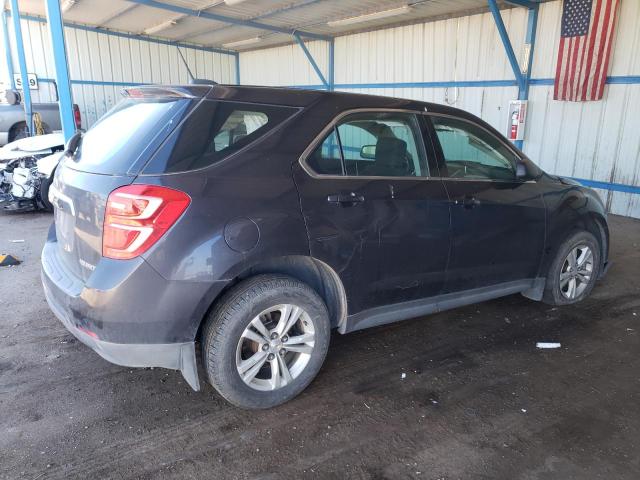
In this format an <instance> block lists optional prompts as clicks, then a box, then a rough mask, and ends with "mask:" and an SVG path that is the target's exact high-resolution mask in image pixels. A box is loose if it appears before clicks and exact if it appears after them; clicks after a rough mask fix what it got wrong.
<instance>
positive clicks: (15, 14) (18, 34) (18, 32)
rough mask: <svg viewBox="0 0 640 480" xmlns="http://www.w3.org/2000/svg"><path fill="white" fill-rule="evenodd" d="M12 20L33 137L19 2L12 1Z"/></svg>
mask: <svg viewBox="0 0 640 480" xmlns="http://www.w3.org/2000/svg"><path fill="white" fill-rule="evenodd" d="M11 20H13V35H14V36H15V39H16V52H17V53H18V65H19V67H20V79H21V80H22V96H23V104H24V114H25V121H26V123H27V129H28V130H29V132H28V135H29V136H31V135H33V111H32V110H31V90H30V89H29V78H28V77H27V61H26V60H25V57H24V44H23V41H22V27H21V26H20V10H19V9H18V0H11Z"/></svg>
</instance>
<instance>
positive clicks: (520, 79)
mask: <svg viewBox="0 0 640 480" xmlns="http://www.w3.org/2000/svg"><path fill="white" fill-rule="evenodd" d="M487 2H488V4H489V9H490V10H491V14H492V15H493V20H494V21H495V23H496V28H497V29H498V33H499V34H500V39H501V40H502V44H503V45H504V49H505V51H506V52H507V58H508V59H509V63H510V64H511V69H512V70H513V75H514V76H515V77H516V82H517V83H518V89H519V90H524V89H525V84H524V76H523V75H522V72H521V71H520V65H518V60H517V59H516V55H515V53H513V47H512V46H511V40H509V34H508V33H507V29H506V27H505V26H504V22H503V21H502V15H500V9H499V8H498V4H497V3H496V0H487Z"/></svg>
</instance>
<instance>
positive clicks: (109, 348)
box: [41, 241, 200, 391]
mask: <svg viewBox="0 0 640 480" xmlns="http://www.w3.org/2000/svg"><path fill="white" fill-rule="evenodd" d="M56 249H57V242H49V241H48V242H47V243H45V247H44V249H43V251H42V271H41V277H42V285H43V287H44V293H45V297H46V299H47V303H48V304H49V307H50V308H51V310H52V311H53V313H54V314H55V315H56V317H58V319H59V320H60V321H61V322H62V324H63V325H64V326H65V327H66V328H67V330H69V332H71V333H72V334H73V335H74V336H75V337H76V338H77V339H78V340H80V341H81V342H82V343H84V344H85V345H87V346H88V347H90V348H91V349H93V350H94V351H95V352H96V353H98V354H99V355H100V356H101V357H102V358H104V359H105V360H107V361H109V362H111V363H115V364H116V365H123V366H127V367H160V368H170V369H173V370H180V372H181V373H182V375H183V377H184V379H185V380H186V381H187V383H188V384H189V385H190V386H191V387H192V388H193V389H194V390H196V391H197V390H199V389H200V383H199V380H198V370H197V363H196V354H195V343H194V342H193V341H191V342H177V343H125V342H122V343H121V342H113V341H108V340H104V339H101V338H100V337H99V336H98V334H97V333H96V331H98V332H100V334H103V333H104V334H106V333H107V331H106V329H108V328H109V322H108V319H105V318H104V315H103V316H101V317H100V320H92V319H91V318H87V316H95V317H98V312H96V311H95V309H93V308H92V306H91V305H89V304H88V303H87V302H86V301H85V300H84V298H86V297H90V298H94V299H95V297H96V296H100V295H104V296H105V297H107V298H108V299H109V300H111V301H112V302H116V303H117V302H118V298H113V297H114V292H113V291H102V292H101V291H98V290H96V289H90V288H87V287H86V286H85V285H83V284H82V283H81V282H80V281H78V280H77V279H74V278H73V277H72V276H71V275H70V274H69V273H68V272H66V271H64V270H65V269H64V267H62V265H60V262H59V261H57V252H56ZM149 268H150V267H149ZM118 288H125V289H126V288H127V286H126V285H120V286H119V287H118ZM98 303H101V302H98ZM159 303H161V302H159ZM79 312H84V314H80V313H79ZM149 315H150V316H153V315H157V311H155V310H154V309H153V308H150V309H149ZM132 322H135V320H132ZM136 323H137V322H136ZM94 325H95V326H96V327H97V326H98V325H99V326H100V327H101V328H102V330H101V329H98V328H93V327H94ZM113 325H114V326H113V327H112V328H117V327H118V325H122V323H121V322H114V323H113ZM139 326H140V328H141V329H144V328H145V326H144V322H140V324H139ZM128 327H129V328H131V324H129V325H128Z"/></svg>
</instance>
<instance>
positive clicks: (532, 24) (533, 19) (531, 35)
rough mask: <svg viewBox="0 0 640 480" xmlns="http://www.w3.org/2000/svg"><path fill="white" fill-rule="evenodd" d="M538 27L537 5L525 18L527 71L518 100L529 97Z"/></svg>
mask: <svg viewBox="0 0 640 480" xmlns="http://www.w3.org/2000/svg"><path fill="white" fill-rule="evenodd" d="M537 29H538V6H537V5H536V6H535V7H533V8H530V9H529V17H528V18H527V36H526V38H525V40H524V43H526V44H528V45H529V58H528V64H527V73H526V74H525V75H524V90H522V91H520V92H519V96H518V98H519V99H520V100H527V99H528V98H529V82H530V81H531V69H532V68H533V53H534V52H533V50H534V47H535V46H536V30H537Z"/></svg>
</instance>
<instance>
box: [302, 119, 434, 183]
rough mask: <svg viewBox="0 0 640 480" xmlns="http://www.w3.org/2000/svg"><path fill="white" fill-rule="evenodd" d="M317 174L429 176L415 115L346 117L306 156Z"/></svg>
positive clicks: (309, 164)
mask: <svg viewBox="0 0 640 480" xmlns="http://www.w3.org/2000/svg"><path fill="white" fill-rule="evenodd" d="M307 164H308V166H309V167H311V168H312V169H313V170H314V171H315V172H316V173H318V174H320V175H347V176H356V177H365V176H366V177H424V176H428V175H429V170H428V167H427V161H426V157H425V154H424V150H423V148H422V143H421V142H420V129H419V126H418V122H417V120H416V117H415V115H414V114H411V113H404V112H366V113H354V114H352V115H347V116H345V117H344V118H343V119H342V120H341V121H340V122H339V123H338V125H337V127H335V128H333V130H332V131H331V133H329V135H328V136H327V137H326V138H325V139H324V141H323V142H322V143H321V144H320V145H318V147H317V148H316V149H315V150H314V151H313V152H312V153H311V155H310V156H309V157H307Z"/></svg>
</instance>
